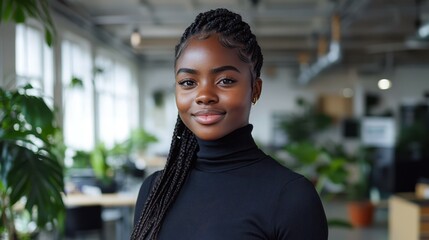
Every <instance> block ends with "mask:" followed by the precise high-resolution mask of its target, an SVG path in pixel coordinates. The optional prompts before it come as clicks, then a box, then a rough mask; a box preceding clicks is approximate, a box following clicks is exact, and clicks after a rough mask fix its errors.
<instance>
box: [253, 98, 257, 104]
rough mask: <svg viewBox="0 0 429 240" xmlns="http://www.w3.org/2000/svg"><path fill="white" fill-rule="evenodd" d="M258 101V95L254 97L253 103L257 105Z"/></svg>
mask: <svg viewBox="0 0 429 240" xmlns="http://www.w3.org/2000/svg"><path fill="white" fill-rule="evenodd" d="M257 101H258V97H253V99H252V104H253V105H255V104H256V102H257Z"/></svg>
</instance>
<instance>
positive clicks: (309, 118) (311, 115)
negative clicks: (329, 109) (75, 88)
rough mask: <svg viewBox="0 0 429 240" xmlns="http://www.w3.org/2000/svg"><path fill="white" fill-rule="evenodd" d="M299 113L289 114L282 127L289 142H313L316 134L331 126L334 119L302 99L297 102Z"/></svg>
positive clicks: (281, 124)
mask: <svg viewBox="0 0 429 240" xmlns="http://www.w3.org/2000/svg"><path fill="white" fill-rule="evenodd" d="M296 105H297V107H299V108H300V109H299V112H297V113H292V114H288V115H287V116H286V117H285V118H284V119H283V120H282V121H281V122H280V127H281V129H282V130H283V131H284V133H285V134H286V135H287V137H288V140H289V142H303V141H312V140H313V137H314V135H315V133H318V132H321V131H322V130H324V129H326V128H327V127H329V126H330V125H331V122H332V119H331V117H329V116H328V115H326V114H324V113H322V112H320V111H318V110H317V109H316V107H315V106H313V105H312V104H311V103H309V102H307V101H306V100H304V99H302V98H298V99H297V100H296Z"/></svg>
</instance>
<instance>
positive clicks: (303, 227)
mask: <svg viewBox="0 0 429 240" xmlns="http://www.w3.org/2000/svg"><path fill="white" fill-rule="evenodd" d="M251 131H252V125H248V126H246V127H243V128H240V129H237V130H235V131H234V132H232V133H230V134H228V135H227V136H225V137H223V138H221V139H218V140H215V141H203V140H201V139H198V144H199V151H198V154H197V156H198V159H197V161H196V163H195V165H194V167H193V169H192V170H191V172H190V175H189V177H188V178H187V180H186V182H185V184H184V185H183V187H182V190H181V191H180V193H179V195H178V197H177V199H176V201H175V202H174V203H173V205H172V206H171V208H170V209H169V211H168V212H167V215H166V217H165V219H164V221H163V223H162V227H161V230H160V233H159V238H158V239H160V240H182V239H183V240H230V239H231V240H235V239H237V240H241V239H243V240H253V239H255V240H256V239H271V240H277V239H287V240H319V239H320V240H326V239H328V228H327V223H326V216H325V212H324V210H323V206H322V203H321V201H320V198H319V196H318V194H317V192H316V191H315V189H314V187H313V185H312V184H311V183H310V182H309V181H308V180H307V179H306V178H304V177H303V176H301V175H299V174H297V173H294V172H293V171H291V170H289V169H287V168H285V167H283V166H281V165H280V164H279V163H277V162H276V161H275V160H273V159H272V158H271V157H269V156H267V155H265V154H264V153H263V152H262V151H261V150H259V149H258V147H257V146H256V144H255V142H254V141H253V138H252V136H251ZM158 174H159V172H156V173H154V174H153V175H151V176H149V177H148V178H147V179H146V180H145V181H144V183H143V185H142V187H141V189H140V193H139V197H138V200H137V205H136V213H135V219H138V217H139V216H140V214H141V211H142V209H143V206H144V203H145V201H146V198H147V197H148V195H149V192H150V189H151V187H152V185H153V183H154V179H155V178H156V176H157V175H158Z"/></svg>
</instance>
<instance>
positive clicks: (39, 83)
mask: <svg viewBox="0 0 429 240" xmlns="http://www.w3.org/2000/svg"><path fill="white" fill-rule="evenodd" d="M43 36H44V35H43V30H41V29H38V28H36V27H32V26H28V25H24V24H19V25H17V26H16V45H15V46H16V47H15V51H16V62H15V64H16V75H17V78H16V84H17V85H18V86H22V85H25V84H27V83H30V84H31V85H32V86H33V87H34V88H37V89H40V90H42V91H43V95H44V96H46V97H47V98H46V100H47V102H48V103H49V104H51V106H52V104H53V96H54V78H53V56H52V49H51V48H49V47H48V46H47V45H46V44H45V42H44V37H43Z"/></svg>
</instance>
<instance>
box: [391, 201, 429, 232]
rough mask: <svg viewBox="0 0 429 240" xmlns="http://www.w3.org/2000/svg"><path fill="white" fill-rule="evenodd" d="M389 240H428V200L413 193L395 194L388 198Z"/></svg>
mask: <svg viewBox="0 0 429 240" xmlns="http://www.w3.org/2000/svg"><path fill="white" fill-rule="evenodd" d="M389 235H390V240H403V239H407V240H423V239H429V199H422V198H418V197H416V195H415V194H414V193H397V194H395V195H393V196H391V197H390V198H389Z"/></svg>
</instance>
